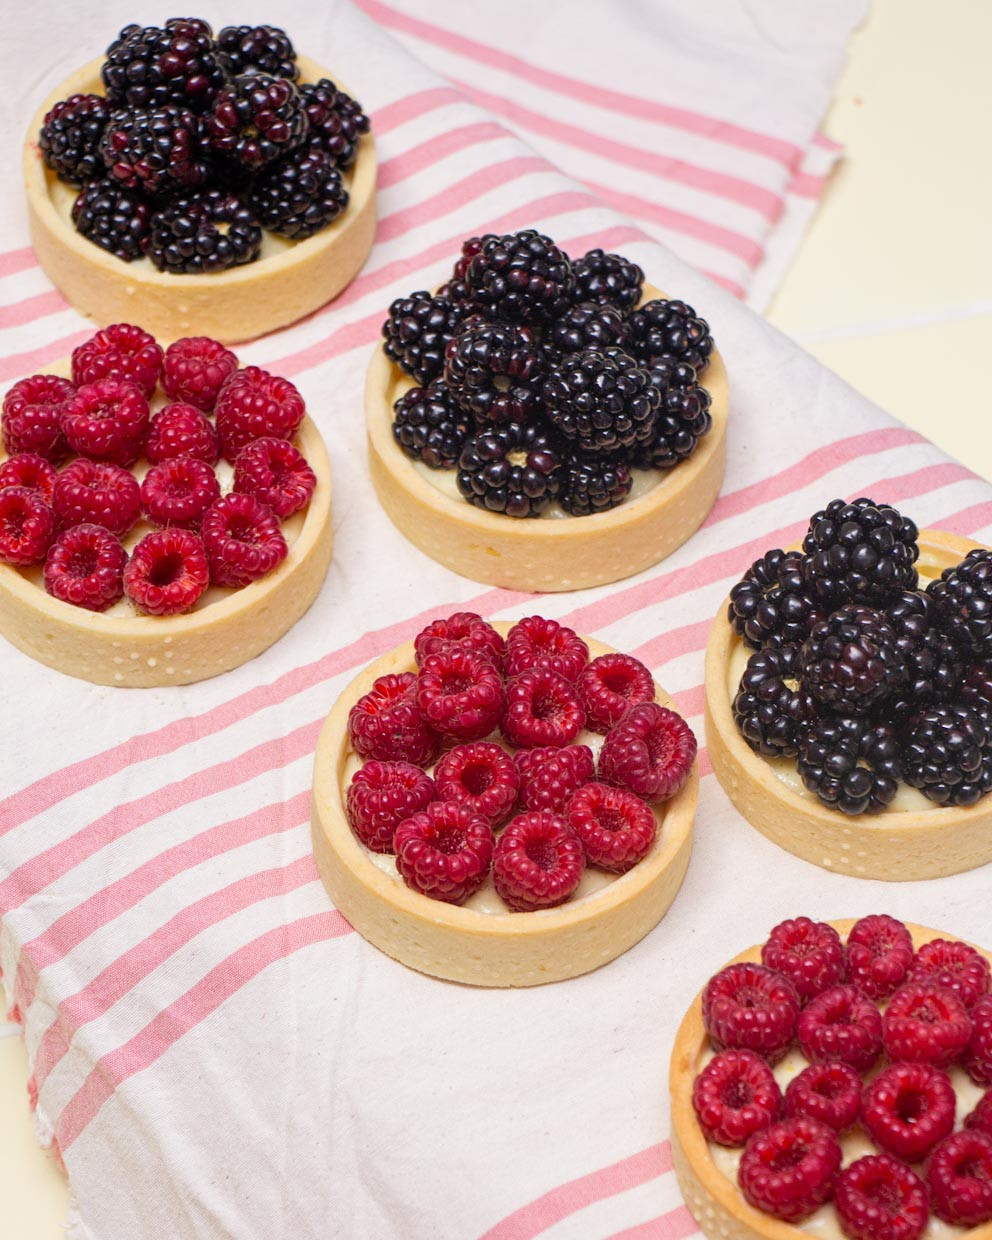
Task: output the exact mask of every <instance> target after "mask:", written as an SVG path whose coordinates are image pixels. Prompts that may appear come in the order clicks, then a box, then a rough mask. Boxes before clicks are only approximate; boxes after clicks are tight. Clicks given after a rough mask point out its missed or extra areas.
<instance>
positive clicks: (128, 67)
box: [101, 17, 224, 112]
mask: <svg viewBox="0 0 992 1240" xmlns="http://www.w3.org/2000/svg"><path fill="white" fill-rule="evenodd" d="M212 33H213V32H212V31H211V29H210V26H209V25H208V24H207V23H206V22H204V21H200V20H199V19H197V18H184V17H176V18H173V19H172V20H171V21H167V22H166V23H165V26H164V27H158V26H146V27H144V28H142V27H141V26H137V25H130V26H125V27H124V29H123V30H122V31H121V32H120V34H119V35H118V36H117V38H116V39H115V40H114V42H113V43H111V45H110V47H109V48H108V49H107V59H106V61H105V62H104V65H103V68H102V70H101V73H102V76H103V83H104V86H105V87H106V90H107V99H108V100H109V101H110V103H111V104H114V105H115V106H118V107H119V106H124V107H129V108H157V107H162V106H163V105H164V104H168V103H177V104H180V105H182V106H183V107H187V108H192V110H193V111H194V112H204V111H206V109H207V108H209V107H210V105H211V103H212V102H213V100H214V97H215V96H216V94H217V92H218V91H219V90H220V88H221V87H222V86H223V85H224V69H223V67H222V65H221V62H220V57H219V55H218V52H217V48H216V46H215V44H214V41H213V37H212Z"/></svg>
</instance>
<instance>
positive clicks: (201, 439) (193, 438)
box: [145, 404, 220, 465]
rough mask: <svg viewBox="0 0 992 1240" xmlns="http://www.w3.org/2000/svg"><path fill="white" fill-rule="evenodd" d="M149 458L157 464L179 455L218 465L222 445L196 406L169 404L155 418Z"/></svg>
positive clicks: (150, 437) (146, 449) (146, 450)
mask: <svg viewBox="0 0 992 1240" xmlns="http://www.w3.org/2000/svg"><path fill="white" fill-rule="evenodd" d="M145 456H147V457H148V459H149V461H151V463H152V464H153V465H158V464H160V463H161V462H162V461H171V460H174V459H175V458H176V457H179V456H189V457H195V458H196V460H198V461H206V463H207V464H208V465H216V464H217V461H218V459H219V457H220V444H219V443H218V442H217V432H216V431H215V430H214V428H213V426H212V425H211V423H210V422H208V421H207V419H206V418H205V417H204V415H203V414H202V413H201V412H200V410H199V409H197V408H196V407H195V406H194V405H182V404H175V405H165V406H164V407H163V408H162V409H160V410H159V411H158V413H156V414H155V415H154V417H153V418H152V421H151V426H150V427H149V430H148V441H147V443H146V444H145Z"/></svg>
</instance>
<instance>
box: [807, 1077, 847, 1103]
mask: <svg viewBox="0 0 992 1240" xmlns="http://www.w3.org/2000/svg"><path fill="white" fill-rule="evenodd" d="M813 1093H814V1094H819V1096H820V1097H821V1098H823V1099H824V1100H825V1101H826V1102H835V1101H836V1100H837V1099H838V1098H840V1097H841V1095H842V1094H843V1093H844V1083H843V1081H838V1080H835V1079H834V1078H833V1077H830V1076H822V1077H820V1079H819V1080H818V1081H817V1082H816V1083H815V1084H814V1086H813Z"/></svg>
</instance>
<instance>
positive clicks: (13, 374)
mask: <svg viewBox="0 0 992 1240" xmlns="http://www.w3.org/2000/svg"><path fill="white" fill-rule="evenodd" d="M92 335H93V332H92V329H91V330H90V331H85V332H73V334H72V335H71V336H62V337H61V338H60V339H59V340H51V341H49V342H48V344H43V345H39V347H38V348H36V349H28V350H27V351H26V352H24V353H8V354H7V355H6V356H5V357H2V358H0V383H3V382H6V381H7V380H8V379H20V378H23V376H24V375H29V374H31V373H32V372H33V371H34V370H36V369H37V368H38V367H39V366H45V365H47V364H48V363H49V362H51V361H54V359H55V358H57V357H62V356H63V355H64V354H66V353H71V352H72V350H73V349H75V348H76V347H77V346H78V345H81V344H82V343H83V342H84V341H86V340H89V338H90V337H91V336H92Z"/></svg>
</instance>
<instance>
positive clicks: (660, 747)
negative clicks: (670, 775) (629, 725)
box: [647, 728, 675, 770]
mask: <svg viewBox="0 0 992 1240" xmlns="http://www.w3.org/2000/svg"><path fill="white" fill-rule="evenodd" d="M647 746H648V755H649V756H650V758H651V765H652V766H653V767H656V768H658V767H660V768H661V769H662V770H665V769H666V768H667V767H668V766H670V765H671V762H672V758H673V757H674V756H675V744H674V742H673V740H672V737H671V736H669V734H668V733H667V732H664V731H662V729H661V728H654V729H653V730H652V731H651V732H649V733H648V737H647Z"/></svg>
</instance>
